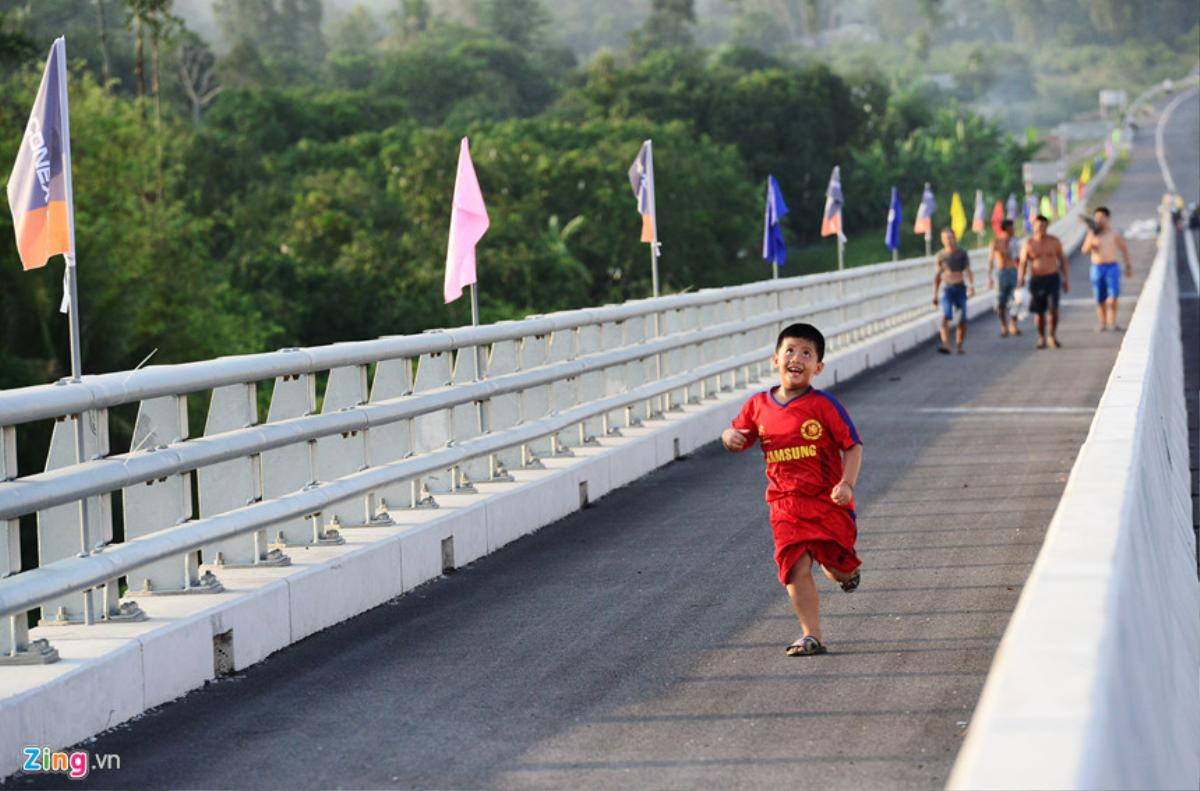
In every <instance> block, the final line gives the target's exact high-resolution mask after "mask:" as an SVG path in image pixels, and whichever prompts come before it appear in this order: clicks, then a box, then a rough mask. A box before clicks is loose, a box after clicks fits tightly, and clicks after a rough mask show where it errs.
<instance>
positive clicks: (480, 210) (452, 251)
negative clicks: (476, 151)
mask: <svg viewBox="0 0 1200 791" xmlns="http://www.w3.org/2000/svg"><path fill="white" fill-rule="evenodd" d="M489 224H490V223H489V221H488V214H487V207H486V206H484V205H483V193H482V192H480V190H479V179H477V178H475V166H474V165H472V164H471V151H470V149H469V148H468V146H467V138H465V137H464V138H463V139H462V147H461V148H460V149H459V152H458V176H457V177H456V178H455V181H454V207H453V208H452V209H451V212H450V244H449V246H448V247H447V248H446V282H445V285H444V287H443V289H442V295H443V296H444V297H445V298H446V303H447V304H449V303H451V302H453V301H454V300H456V299H458V298H459V297H461V296H462V292H463V287H464V286H471V285H474V284H475V245H476V244H478V242H479V240H480V239H482V238H483V234H484V233H485V232H487V229H488V225H489Z"/></svg>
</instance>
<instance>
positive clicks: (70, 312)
mask: <svg viewBox="0 0 1200 791" xmlns="http://www.w3.org/2000/svg"><path fill="white" fill-rule="evenodd" d="M59 41H62V46H58V42H57V41H56V42H55V47H54V53H55V58H56V60H57V61H58V74H59V80H58V114H59V121H60V122H61V123H62V131H63V137H62V152H63V181H64V182H65V183H64V185H63V186H64V191H65V193H66V194H65V197H66V199H67V238H68V240H69V242H70V245H71V252H69V253H67V254H66V255H65V256H63V257H64V258H65V259H66V264H67V271H66V281H67V283H66V285H67V295H68V298H69V299H70V304H68V305H67V316H68V318H69V320H70V327H71V381H72V382H78V381H80V378H81V377H82V375H83V370H82V369H83V363H82V361H81V359H80V357H81V355H80V351H79V345H80V344H79V298H78V297H79V294H78V289H77V287H76V285H75V196H74V194H73V193H74V188H73V187H72V184H71V124H70V116H69V111H68V109H67V57H66V56H67V42H66V39H64V38H60V39H59ZM80 433H82V430H81V432H80Z"/></svg>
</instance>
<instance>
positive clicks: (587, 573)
mask: <svg viewBox="0 0 1200 791" xmlns="http://www.w3.org/2000/svg"><path fill="white" fill-rule="evenodd" d="M1197 118H1200V104H1198V103H1197V102H1196V100H1195V99H1194V98H1193V99H1192V100H1191V101H1190V102H1186V103H1185V104H1184V105H1183V106H1182V107H1181V108H1180V111H1179V113H1178V118H1177V119H1176V120H1174V121H1173V124H1172V126H1171V128H1170V130H1169V131H1170V135H1171V138H1172V140H1169V143H1170V148H1171V151H1172V156H1173V157H1176V158H1178V159H1179V161H1180V165H1179V166H1178V167H1177V168H1176V171H1177V176H1176V178H1180V177H1181V176H1182V179H1183V180H1184V182H1185V186H1183V188H1182V191H1185V194H1187V192H1186V190H1188V189H1191V190H1192V191H1193V192H1194V191H1196V190H1195V188H1194V186H1193V185H1192V184H1191V183H1190V181H1194V180H1195V178H1196V177H1197V176H1196V174H1200V167H1198V166H1197V164H1196V162H1197V159H1196V156H1197V152H1196V147H1195V141H1196V139H1197V135H1198V134H1200V124H1198V123H1197ZM1189 136H1190V137H1189ZM1161 194H1162V181H1161V178H1160V176H1159V172H1158V167H1157V163H1156V161H1155V157H1154V150H1153V140H1152V135H1149V134H1145V135H1142V136H1141V138H1140V139H1139V142H1138V143H1137V145H1135V147H1134V150H1133V156H1132V161H1131V163H1130V165H1129V167H1128V169H1127V170H1126V172H1125V173H1124V174H1122V176H1121V181H1120V185H1119V187H1118V188H1117V190H1116V192H1115V194H1113V195H1112V197H1111V199H1110V200H1109V204H1110V206H1112V208H1113V210H1114V215H1115V217H1114V219H1115V222H1116V223H1117V225H1118V227H1121V228H1125V227H1127V226H1129V224H1130V223H1131V222H1132V221H1135V220H1144V219H1153V217H1154V207H1155V205H1156V204H1157V202H1158V200H1159V197H1160V196H1161ZM1130 246H1131V250H1132V252H1133V255H1134V259H1135V267H1136V269H1137V275H1136V276H1135V278H1134V281H1133V283H1132V284H1130V286H1129V288H1128V289H1127V294H1129V295H1130V296H1132V295H1134V294H1136V292H1137V290H1138V288H1139V287H1140V282H1141V279H1142V277H1143V276H1144V275H1145V272H1146V269H1147V267H1148V266H1149V263H1150V261H1151V258H1152V257H1153V241H1152V240H1151V239H1135V240H1131V241H1130ZM976 274H977V275H980V274H982V273H979V272H977V273H976ZM1071 284H1072V290H1071V292H1070V294H1068V295H1067V296H1068V301H1067V305H1066V307H1065V311H1064V313H1065V316H1064V322H1063V325H1062V329H1061V332H1060V338H1061V340H1062V342H1063V346H1064V348H1063V349H1061V350H1058V351H1053V350H1047V351H1035V350H1034V349H1033V337H1032V334H1033V333H1032V326H1031V323H1030V322H1029V321H1028V320H1027V321H1026V322H1025V323H1024V324H1023V329H1024V331H1025V333H1026V334H1025V335H1024V336H1023V337H1021V338H1017V339H1011V338H1010V339H1001V338H999V337H997V335H998V333H997V329H998V327H997V324H996V322H995V318H994V316H991V315H984V316H980V317H978V318H976V319H975V320H974V321H973V322H972V324H971V327H970V334H969V335H968V338H967V351H968V353H967V354H966V355H964V356H961V357H958V356H952V357H943V356H941V355H936V354H934V353H933V349H932V347H931V346H930V347H927V348H922V349H920V350H918V351H914V352H911V353H909V354H907V355H904V356H901V357H899V358H897V359H895V360H894V361H892V362H890V363H888V364H886V365H884V366H881V367H879V368H877V369H874V370H872V371H870V372H868V373H866V374H864V375H862V376H860V377H858V378H856V379H854V380H852V381H851V382H848V383H845V384H843V385H842V386H839V387H837V388H830V389H832V390H833V391H834V392H836V394H837V395H838V397H839V398H840V399H841V400H842V402H843V403H844V404H845V405H846V407H847V409H848V410H849V411H850V413H851V414H852V416H853V417H854V419H855V422H856V423H857V425H858V428H859V431H860V433H861V435H862V436H863V438H864V441H865V443H866V451H865V464H864V472H863V474H862V476H861V479H860V485H859V491H858V500H859V503H860V508H861V516H860V543H859V547H860V551H861V555H862V557H863V560H864V563H865V566H864V571H863V584H862V586H861V588H860V589H859V590H858V591H857V592H856V593H854V594H852V595H846V594H843V593H841V592H840V591H838V590H837V589H836V588H834V587H833V586H832V585H830V584H828V583H826V582H824V581H822V582H821V583H819V587H820V588H821V591H822V596H823V601H822V608H823V618H824V629H825V633H826V637H827V642H828V644H829V647H830V651H831V653H830V654H829V655H827V656H823V657H815V658H807V659H789V658H787V657H785V656H784V653H783V648H784V646H785V645H786V644H787V643H788V642H790V641H791V640H792V639H793V638H794V637H795V636H796V634H797V632H798V628H797V624H796V622H795V618H794V616H793V615H792V612H791V608H790V606H789V605H788V603H787V600H786V597H785V594H784V592H783V591H782V589H781V588H780V587H779V586H778V584H777V583H776V582H775V580H774V566H773V562H772V560H771V539H770V533H769V528H768V526H767V510H766V506H765V504H764V503H763V501H762V490H763V486H764V481H763V474H762V462H761V458H760V457H759V456H758V455H757V453H751V454H745V455H742V456H736V457H735V456H732V455H729V454H726V453H725V452H724V451H722V450H721V449H720V448H719V447H717V446H716V445H715V444H714V445H711V446H708V447H706V448H704V449H702V450H701V451H699V452H697V453H695V454H693V455H692V456H690V457H688V458H686V459H684V460H682V461H680V462H677V463H675V464H672V465H670V466H669V467H666V468H664V469H661V470H659V471H658V472H656V473H654V474H652V475H650V476H648V477H646V478H644V479H641V480H639V481H638V482H636V483H635V484H633V485H631V486H628V487H626V488H624V489H621V490H619V491H616V492H614V493H612V494H610V495H608V496H607V497H605V498H604V499H602V500H601V501H599V502H598V503H596V504H595V505H594V506H593V507H591V508H589V509H587V510H585V511H583V512H580V513H578V514H575V515H574V516H571V517H569V518H567V519H564V520H562V521H561V522H558V523H556V524H554V525H551V526H549V527H547V528H544V529H543V530H541V531H540V532H538V533H536V534H534V535H532V536H530V537H527V538H525V539H522V540H520V541H518V542H516V543H515V544H513V545H510V546H509V547H507V548H505V549H503V550H501V551H499V552H497V553H496V554H494V555H492V556H489V557H486V558H484V559H482V560H480V561H478V562H476V563H475V564H473V565H471V566H469V567H467V568H464V569H462V570H460V571H459V572H458V573H456V574H454V575H453V576H451V577H448V578H445V579H442V580H439V581H437V582H434V583H432V584H429V585H427V586H424V587H423V588H419V589H417V590H416V591H414V592H412V593H410V594H408V595H405V596H403V597H400V598H398V599H396V600H394V601H393V602H391V603H389V604H387V605H385V606H383V607H379V608H377V609H375V610H372V611H370V612H367V613H365V614H363V615H362V616H359V617H357V618H355V619H353V620H351V621H348V622H346V623H344V624H342V625H340V626H337V627H334V628H332V629H328V630H326V631H324V632H322V633H320V634H318V635H315V636H313V637H311V638H309V639H307V640H304V641H303V642H301V643H299V644H297V645H296V646H294V647H292V648H290V649H288V650H286V651H283V652H281V653H279V654H276V655H275V656H273V657H271V658H269V659H268V660H266V661H264V662H262V663H260V664H258V665H256V666H254V667H251V668H249V669H248V670H247V671H245V672H242V673H239V674H237V675H235V676H233V677H230V678H227V679H224V680H221V681H219V682H216V683H214V684H211V685H209V686H208V687H207V688H205V689H203V690H201V691H198V692H196V693H193V694H191V695H189V696H187V697H186V698H184V699H183V700H181V701H178V702H176V703H173V704H170V705H167V706H164V707H162V708H160V709H159V710H156V711H153V712H150V713H148V714H146V715H145V716H143V717H141V718H140V719H138V720H136V721H134V722H131V723H128V724H126V725H122V726H120V727H118V728H117V729H115V730H113V731H111V732H109V733H107V734H104V735H102V736H100V737H99V738H98V739H96V740H95V741H94V742H92V743H89V744H87V745H85V746H86V747H87V748H88V749H90V750H91V751H93V752H94V753H102V754H103V753H117V754H119V755H120V756H121V769H120V770H119V771H110V772H104V771H99V772H93V773H92V774H91V776H90V777H88V778H87V779H86V780H85V781H83V782H81V783H79V784H78V785H80V786H83V787H95V788H118V787H119V788H152V787H161V786H171V787H177V788H285V787H286V788H324V787H354V788H384V787H440V788H480V787H489V788H493V787H494V788H559V787H589V788H596V787H604V788H643V787H727V788H743V787H765V786H769V785H770V786H779V785H787V786H791V787H796V786H799V787H821V788H842V787H856V788H860V787H889V788H928V787H933V786H940V785H942V784H943V783H944V782H945V780H946V777H947V775H948V773H949V771H950V767H951V764H952V762H953V760H954V757H955V754H956V753H957V751H958V748H959V745H960V743H961V739H962V735H963V733H964V730H965V727H966V725H967V723H968V721H969V719H970V716H971V711H972V708H973V706H974V705H975V702H976V700H977V698H978V696H979V692H980V689H981V687H982V685H983V682H984V678H985V676H986V673H987V671H988V667H989V665H990V662H991V659H992V655H993V653H994V651H995V648H996V645H997V643H998V641H999V639H1000V636H1001V634H1002V632H1003V630H1004V627H1005V624H1006V623H1007V621H1008V618H1009V615H1010V613H1011V611H1012V608H1013V606H1014V604H1015V602H1016V600H1017V597H1018V595H1019V593H1020V591H1021V586H1022V583H1023V581H1024V579H1025V578H1026V576H1027V574H1028V572H1029V569H1030V566H1031V565H1032V563H1033V560H1034V558H1035V557H1036V555H1037V553H1038V550H1039V548H1040V546H1041V541H1042V535H1043V532H1044V530H1045V527H1046V525H1047V523H1048V522H1049V521H1050V518H1051V515H1052V514H1053V512H1054V509H1055V506H1056V505H1057V502H1058V499H1059V496H1060V494H1061V491H1062V488H1063V484H1064V482H1065V480H1066V476H1067V473H1068V471H1069V470H1070V468H1071V465H1072V462H1073V460H1074V458H1075V455H1076V452H1077V450H1078V448H1079V445H1080V443H1081V442H1082V441H1083V439H1084V437H1085V435H1086V433H1087V430H1088V426H1089V422H1090V419H1091V412H1092V409H1093V408H1094V407H1095V405H1096V403H1097V402H1098V400H1099V397H1100V394H1101V392H1102V390H1103V388H1104V384H1105V381H1106V378H1107V375H1108V371H1109V369H1110V367H1111V365H1112V363H1113V360H1114V359H1115V357H1116V353H1117V350H1118V347H1119V344H1120V342H1121V336H1120V335H1116V334H1110V333H1105V334H1096V333H1094V332H1093V331H1092V327H1093V325H1094V323H1095V315H1094V311H1093V310H1092V308H1091V305H1090V286H1089V283H1088V278H1087V265H1086V262H1084V261H1082V260H1081V259H1079V258H1078V257H1076V258H1075V259H1074V260H1073V261H1072V273H1071ZM1132 307H1133V300H1132V299H1127V300H1125V301H1124V302H1123V305H1122V310H1121V319H1122V323H1124V322H1125V321H1127V320H1128V316H1129V313H1130V311H1131V309H1132ZM817 384H818V386H821V384H822V383H821V382H820V380H818V381H817ZM826 384H828V383H826ZM714 439H715V438H714ZM8 782H9V783H10V784H11V785H12V786H14V787H18V788H24V787H49V786H62V785H64V784H65V781H64V780H63V778H61V777H58V776H42V777H20V776H19V777H15V778H12V779H10V780H9V781H8ZM72 785H73V787H74V785H75V784H74V783H72Z"/></svg>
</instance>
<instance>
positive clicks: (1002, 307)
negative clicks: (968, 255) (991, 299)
mask: <svg viewBox="0 0 1200 791" xmlns="http://www.w3.org/2000/svg"><path fill="white" fill-rule="evenodd" d="M1020 257H1021V245H1020V243H1019V242H1017V239H1016V237H1015V236H1014V235H1013V221H1012V220H1004V221H1003V222H1001V223H1000V233H998V234H997V235H996V238H995V239H993V240H992V246H991V247H990V248H989V249H988V274H987V276H988V288H992V286H993V283H995V284H996V286H995V287H996V315H998V316H999V317H1000V337H1001V338H1007V337H1008V336H1009V335H1020V334H1021V330H1019V329H1018V328H1017V309H1016V305H1015V304H1014V302H1013V296H1014V295H1015V294H1016V291H1017V261H1018V260H1019V259H1020ZM993 272H995V273H996V276H995V278H993V277H992V273H993Z"/></svg>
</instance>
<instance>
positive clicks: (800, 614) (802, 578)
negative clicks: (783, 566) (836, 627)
mask: <svg viewBox="0 0 1200 791" xmlns="http://www.w3.org/2000/svg"><path fill="white" fill-rule="evenodd" d="M812 563H813V561H812V555H810V554H809V553H807V552H805V553H804V555H802V556H801V558H800V559H799V560H797V561H796V565H794V566H792V570H791V571H790V572H788V578H787V580H788V581H787V592H788V598H790V599H791V600H792V608H793V609H795V611H796V617H797V618H799V619H800V628H802V629H803V630H804V635H805V637H807V636H809V635H812V636H813V637H815V638H817V639H818V640H820V639H821V598H820V594H819V593H817V583H816V581H815V580H813V576H812Z"/></svg>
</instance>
